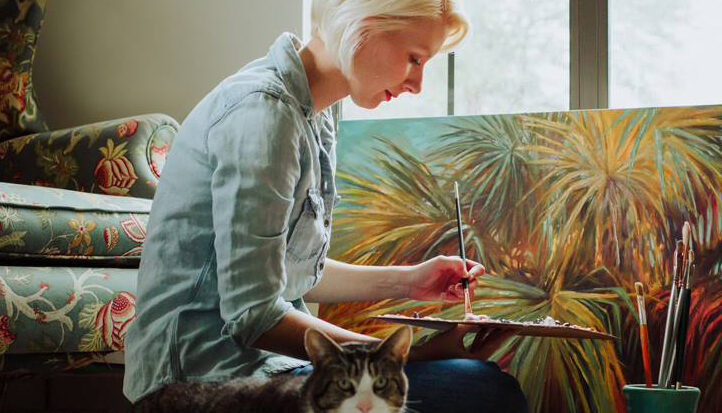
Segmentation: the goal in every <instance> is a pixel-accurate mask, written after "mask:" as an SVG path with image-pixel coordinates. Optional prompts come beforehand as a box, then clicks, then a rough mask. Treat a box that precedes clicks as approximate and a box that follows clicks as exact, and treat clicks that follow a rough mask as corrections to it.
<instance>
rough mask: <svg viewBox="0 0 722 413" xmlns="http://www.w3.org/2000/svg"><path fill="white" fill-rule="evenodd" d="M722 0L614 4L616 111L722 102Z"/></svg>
mask: <svg viewBox="0 0 722 413" xmlns="http://www.w3.org/2000/svg"><path fill="white" fill-rule="evenodd" d="M721 14H722V2H720V1H719V0H693V1H684V2H681V1H678V0H634V1H630V0H609V29H610V30H609V47H610V59H609V78H610V81H609V104H610V106H611V107H639V106H681V105H702V104H718V103H720V101H722V78H720V74H719V73H720V67H722V55H721V54H720V50H722V36H720V33H719V32H720V30H719V29H720V15H721Z"/></svg>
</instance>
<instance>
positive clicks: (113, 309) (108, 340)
mask: <svg viewBox="0 0 722 413" xmlns="http://www.w3.org/2000/svg"><path fill="white" fill-rule="evenodd" d="M133 319H135V296H134V295H133V294H131V293H129V292H127V291H121V292H119V293H117V294H116V295H115V297H113V299H112V300H110V301H109V302H108V303H106V304H105V305H104V306H102V307H100V309H99V310H98V313H97V314H96V315H95V328H96V329H97V330H99V331H100V333H101V336H102V337H103V342H104V343H105V345H106V346H108V347H110V348H112V349H113V350H116V351H119V350H123V348H124V347H125V333H126V332H127V330H128V326H130V323H131V322H132V321H133Z"/></svg>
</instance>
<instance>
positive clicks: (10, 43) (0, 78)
mask: <svg viewBox="0 0 722 413" xmlns="http://www.w3.org/2000/svg"><path fill="white" fill-rule="evenodd" d="M44 17H45V0H37V1H20V0H0V141H4V140H6V139H8V138H13V137H16V136H21V135H26V134H29V133H35V132H42V131H46V130H48V127H47V125H46V124H45V121H44V120H43V118H42V116H40V113H39V112H38V109H37V104H36V103H35V102H36V98H35V91H34V88H33V81H32V65H33V59H34V57H35V44H36V42H37V39H38V34H39V32H40V29H41V27H42V25H43V20H44Z"/></svg>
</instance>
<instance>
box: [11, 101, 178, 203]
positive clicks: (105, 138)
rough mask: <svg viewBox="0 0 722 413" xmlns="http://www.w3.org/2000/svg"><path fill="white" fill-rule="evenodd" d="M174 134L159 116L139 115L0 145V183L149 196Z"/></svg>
mask: <svg viewBox="0 0 722 413" xmlns="http://www.w3.org/2000/svg"><path fill="white" fill-rule="evenodd" d="M177 131H178V122H176V121H175V120H174V119H173V118H171V117H169V116H167V115H163V114H149V115H141V116H137V117H132V118H123V119H116V120H111V121H105V122H98V123H94V124H90V125H83V126H80V127H76V128H68V129H63V130H58V131H53V132H45V133H38V134H33V135H27V136H22V137H18V138H14V139H10V140H7V141H5V142H0V163H1V164H2V169H0V181H5V182H13V183H19V184H27V185H34V186H51V187H55V188H63V189H72V190H75V191H82V192H91V193H100V194H108V195H124V196H133V197H141V198H152V197H153V195H154V194H155V188H156V186H157V184H158V178H159V177H160V171H161V170H162V169H163V165H164V164H165V157H166V154H167V153H168V150H170V147H171V143H172V141H173V138H174V137H175V135H176V132H177Z"/></svg>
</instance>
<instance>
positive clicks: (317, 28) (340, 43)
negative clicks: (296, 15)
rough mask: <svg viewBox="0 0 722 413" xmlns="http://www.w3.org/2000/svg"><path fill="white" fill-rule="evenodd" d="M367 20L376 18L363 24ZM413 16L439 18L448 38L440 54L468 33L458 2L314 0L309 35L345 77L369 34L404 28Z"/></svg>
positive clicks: (433, 0)
mask: <svg viewBox="0 0 722 413" xmlns="http://www.w3.org/2000/svg"><path fill="white" fill-rule="evenodd" d="M368 17H378V19H373V20H369V21H366V22H365V23H364V19H366V18H368ZM413 17H432V18H436V17H441V18H442V19H443V20H444V23H445V24H446V28H447V38H446V41H445V43H444V44H443V45H442V47H441V50H440V51H448V50H449V49H451V48H453V47H454V46H456V45H457V44H459V42H461V40H463V38H464V37H465V36H466V34H467V33H468V31H469V23H468V22H467V20H466V18H465V17H464V16H463V15H462V14H461V12H460V11H459V1H458V0H313V3H312V6H311V36H313V37H318V38H319V39H321V40H322V41H323V43H324V44H325V45H326V48H327V49H328V51H329V52H330V53H331V54H332V55H333V56H334V57H335V59H336V63H337V64H338V66H339V67H340V68H341V71H342V72H343V73H344V74H346V75H348V74H349V71H350V69H351V62H352V60H353V56H354V54H355V53H356V51H357V50H358V48H359V46H360V45H361V44H362V42H363V40H364V36H365V35H366V34H367V33H368V32H370V31H392V30H397V29H401V28H403V26H404V25H405V24H407V23H408V22H407V20H408V19H409V18H413Z"/></svg>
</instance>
